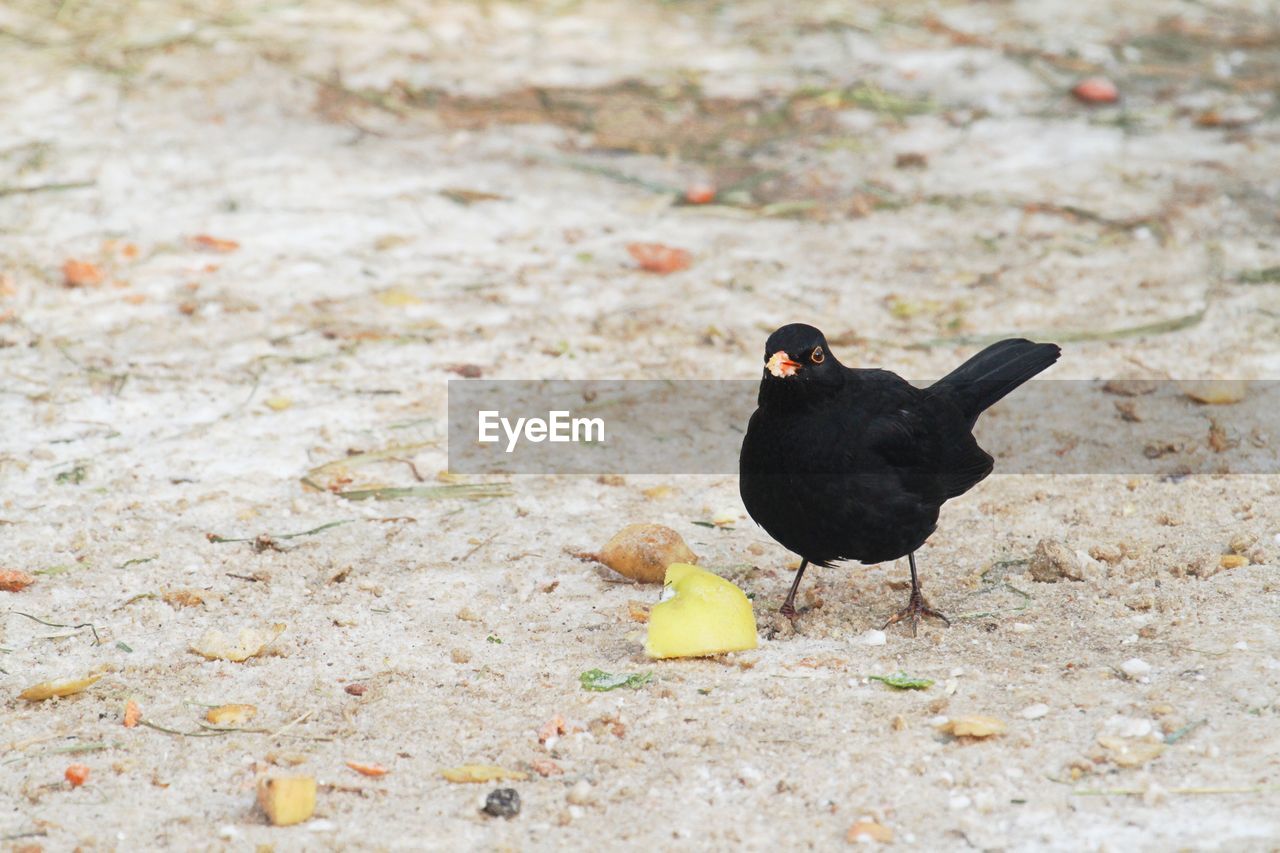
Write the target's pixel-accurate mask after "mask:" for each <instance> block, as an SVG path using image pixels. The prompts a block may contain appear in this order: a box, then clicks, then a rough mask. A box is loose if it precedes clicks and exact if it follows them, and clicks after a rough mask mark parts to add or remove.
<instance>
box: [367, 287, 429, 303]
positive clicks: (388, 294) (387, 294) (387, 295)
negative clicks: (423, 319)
mask: <svg viewBox="0 0 1280 853" xmlns="http://www.w3.org/2000/svg"><path fill="white" fill-rule="evenodd" d="M376 299H377V300H378V301H379V302H381V303H382V304H383V305H386V306H389V307H391V308H403V307H405V306H407V305H421V304H422V300H421V299H419V298H418V297H417V296H414V295H413V294H412V293H410V292H409V291H407V290H405V289H404V288H402V287H392V288H389V289H387V290H384V291H382V292H381V293H379V294H378V295H377V297H376Z"/></svg>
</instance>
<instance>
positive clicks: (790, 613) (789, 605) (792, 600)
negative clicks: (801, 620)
mask: <svg viewBox="0 0 1280 853" xmlns="http://www.w3.org/2000/svg"><path fill="white" fill-rule="evenodd" d="M808 565H809V561H808V560H801V561H800V568H799V569H798V570H796V579H795V580H793V581H792V582H791V591H790V592H788V593H787V600H786V601H784V602H782V606H781V607H779V608H778V612H779V613H781V614H782V615H783V616H785V617H787V618H788V619H794V618H796V590H798V589H799V588H800V578H802V577H804V570H805V568H807V567H808Z"/></svg>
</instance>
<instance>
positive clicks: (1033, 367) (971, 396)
mask: <svg viewBox="0 0 1280 853" xmlns="http://www.w3.org/2000/svg"><path fill="white" fill-rule="evenodd" d="M1061 353H1062V350H1060V349H1059V348H1058V345H1057V344H1037V343H1035V342H1033V341H1028V340H1025V339H1023V338H1010V339H1008V340H1005V341H1000V342H999V343H994V344H992V345H991V346H989V347H987V348H986V349H984V350H983V351H982V352H980V353H978V354H977V355H975V356H974V357H973V358H971V359H969V360H968V361H966V362H965V363H964V364H962V365H960V366H959V367H957V368H956V369H955V370H953V371H951V372H950V373H948V374H947V375H946V376H944V377H942V378H941V379H939V380H938V381H937V382H935V383H934V384H933V385H931V386H930V388H929V390H931V391H934V392H937V393H940V394H943V395H945V396H946V397H947V398H948V399H950V400H951V401H952V402H953V403H955V404H956V405H957V406H959V407H960V410H961V411H962V412H964V414H965V416H966V417H967V418H968V419H969V422H970V423H973V422H974V421H976V420H977V419H978V415H980V414H982V413H983V412H984V411H986V410H987V408H989V407H991V406H994V405H995V404H996V403H997V402H998V401H999V400H1000V399H1002V398H1003V397H1004V396H1005V395H1006V394H1008V393H1009V392H1010V391H1012V390H1013V389H1014V388H1017V387H1018V386H1019V385H1021V384H1022V383H1023V382H1026V381H1027V380H1028V379H1030V378H1031V377H1033V376H1035V375H1036V374H1037V373H1039V372H1040V371H1042V370H1044V369H1045V368H1047V367H1048V366H1049V365H1051V364H1053V363H1054V362H1055V361H1057V360H1058V356H1059V355H1060V354H1061Z"/></svg>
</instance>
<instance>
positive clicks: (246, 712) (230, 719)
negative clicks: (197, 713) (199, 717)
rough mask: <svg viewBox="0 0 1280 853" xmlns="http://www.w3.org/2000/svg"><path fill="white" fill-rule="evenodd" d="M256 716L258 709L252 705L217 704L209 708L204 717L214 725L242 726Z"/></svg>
mask: <svg viewBox="0 0 1280 853" xmlns="http://www.w3.org/2000/svg"><path fill="white" fill-rule="evenodd" d="M256 716H258V709H257V707H256V706H254V705H219V706H218V707H216V708H210V709H209V710H208V712H207V713H206V714H205V715H204V718H205V720H207V721H208V722H210V723H212V724H213V725H215V726H243V725H244V724H245V723H247V722H249V721H250V720H252V719H253V718H254V717H256Z"/></svg>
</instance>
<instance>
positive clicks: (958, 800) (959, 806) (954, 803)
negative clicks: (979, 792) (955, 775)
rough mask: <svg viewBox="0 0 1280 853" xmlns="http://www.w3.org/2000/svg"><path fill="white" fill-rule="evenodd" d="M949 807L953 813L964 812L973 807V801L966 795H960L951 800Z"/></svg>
mask: <svg viewBox="0 0 1280 853" xmlns="http://www.w3.org/2000/svg"><path fill="white" fill-rule="evenodd" d="M949 805H950V806H951V810H952V811H953V812H958V811H963V810H965V809H967V808H969V806H971V805H973V800H971V799H969V798H968V797H966V796H965V795H964V794H959V795H957V796H954V797H952V798H951V801H950V803H949Z"/></svg>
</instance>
